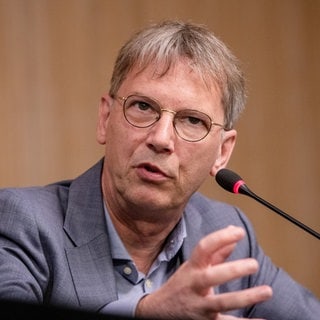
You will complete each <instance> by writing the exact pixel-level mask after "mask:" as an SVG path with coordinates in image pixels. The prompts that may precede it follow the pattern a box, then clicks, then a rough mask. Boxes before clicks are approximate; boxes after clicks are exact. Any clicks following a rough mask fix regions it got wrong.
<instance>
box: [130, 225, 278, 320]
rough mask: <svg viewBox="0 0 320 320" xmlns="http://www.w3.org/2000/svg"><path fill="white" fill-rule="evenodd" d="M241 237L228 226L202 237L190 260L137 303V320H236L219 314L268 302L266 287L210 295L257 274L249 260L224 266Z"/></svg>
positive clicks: (242, 231) (242, 234) (236, 230)
mask: <svg viewBox="0 0 320 320" xmlns="http://www.w3.org/2000/svg"><path fill="white" fill-rule="evenodd" d="M244 236H245V232H244V230H243V229H241V228H239V227H234V226H230V227H227V228H225V229H222V230H219V231H217V232H214V233H211V234H209V235H207V236H206V237H204V238H203V239H202V240H201V241H200V242H199V243H198V245H197V246H196V247H195V249H194V250H193V252H192V255H191V257H190V259H189V260H188V261H186V262H185V263H183V264H182V265H181V267H180V268H179V269H178V270H177V271H176V272H175V273H174V274H173V275H172V276H171V277H170V278H169V280H168V281H167V282H166V283H165V284H164V285H163V286H162V287H161V288H159V289H158V290H157V291H155V292H154V293H152V294H150V295H147V296H145V297H144V298H142V299H141V300H140V301H139V303H138V306H137V309H136V316H137V317H138V318H139V317H140V318H150V319H156V318H157V319H197V320H202V319H212V320H229V319H230V320H231V319H235V318H234V317H232V316H227V315H222V314H221V312H226V311H230V310H234V309H238V308H243V307H246V306H250V305H253V304H255V303H258V302H262V301H265V300H268V299H269V298H271V296H272V290H271V288H270V287H268V286H258V287H254V288H249V289H245V290H242V291H236V292H228V293H223V294H215V293H214V291H213V287H215V286H217V285H220V284H223V283H225V282H227V281H230V280H233V279H236V278H241V277H243V276H247V275H250V274H253V273H255V272H256V271H257V270H258V267H259V266H258V263H257V261H256V260H254V259H251V258H247V259H241V260H236V261H230V262H225V260H226V259H227V258H228V256H229V255H230V254H231V252H232V251H233V249H234V248H235V246H236V244H237V242H238V241H240V240H241V239H242V238H243V237H244Z"/></svg>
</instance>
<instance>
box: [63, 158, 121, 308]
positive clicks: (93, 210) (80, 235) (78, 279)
mask: <svg viewBox="0 0 320 320" xmlns="http://www.w3.org/2000/svg"><path fill="white" fill-rule="evenodd" d="M102 164H103V161H102V160H101V161H100V162H99V163H98V164H97V165H95V166H94V167H93V168H92V169H90V170H88V171H87V172H86V173H84V174H83V175H82V176H80V177H79V178H77V179H76V180H74V181H73V182H72V184H71V186H70V191H69V201H68V208H67V212H66V219H65V225H64V229H65V231H66V233H67V235H68V240H67V241H66V249H65V251H66V255H67V260H68V263H69V268H70V272H71V275H72V279H73V283H74V287H75V291H76V294H77V296H78V300H79V304H80V306H81V307H83V308H86V309H89V310H93V311H97V310H99V309H100V308H102V307H103V306H104V305H106V304H107V303H109V302H111V301H114V300H116V299H117V293H116V282H115V277H114V271H113V264H112V258H111V253H110V246H109V239H108V235H107V231H106V230H107V229H106V221H105V216H104V208H103V197H102V192H101V170H102ZM70 240H71V241H70Z"/></svg>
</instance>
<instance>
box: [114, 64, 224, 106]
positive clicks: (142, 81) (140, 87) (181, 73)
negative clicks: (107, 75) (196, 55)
mask: <svg viewBox="0 0 320 320" xmlns="http://www.w3.org/2000/svg"><path fill="white" fill-rule="evenodd" d="M119 94H121V95H130V94H140V95H145V96H149V97H152V98H154V99H156V100H158V101H160V102H163V103H166V102H167V103H170V104H173V105H175V104H177V105H178V104H179V103H181V104H183V103H184V104H185V105H186V106H187V107H188V105H189V104H190V105H192V106H193V105H197V106H198V107H199V108H200V110H201V111H207V110H204V109H207V108H210V109H212V107H214V108H213V109H217V108H219V109H220V108H222V106H221V93H220V89H219V87H218V85H217V84H216V82H215V81H214V80H213V79H209V78H206V77H204V76H203V75H202V74H201V73H200V71H199V70H198V69H196V68H194V67H193V66H192V64H191V63H190V61H188V60H187V59H185V60H182V61H178V62H176V63H174V64H172V65H170V68H169V69H168V68H166V67H165V65H162V64H150V65H148V66H147V67H144V68H143V69H141V68H139V67H137V66H135V67H134V68H132V69H131V71H130V72H129V73H128V74H127V76H126V78H125V80H124V81H123V83H122V84H121V86H120V88H119ZM189 107H190V106H189ZM214 111H216V110H214Z"/></svg>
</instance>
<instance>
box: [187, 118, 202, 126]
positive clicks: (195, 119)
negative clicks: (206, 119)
mask: <svg viewBox="0 0 320 320" xmlns="http://www.w3.org/2000/svg"><path fill="white" fill-rule="evenodd" d="M187 119H188V122H189V123H190V124H194V125H196V124H198V125H201V124H203V121H202V120H201V119H199V118H195V117H188V118H187Z"/></svg>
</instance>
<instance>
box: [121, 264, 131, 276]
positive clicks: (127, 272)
mask: <svg viewBox="0 0 320 320" xmlns="http://www.w3.org/2000/svg"><path fill="white" fill-rule="evenodd" d="M123 272H124V274H126V275H127V276H129V275H130V274H131V273H132V269H131V268H130V267H128V266H127V267H124V268H123Z"/></svg>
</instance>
